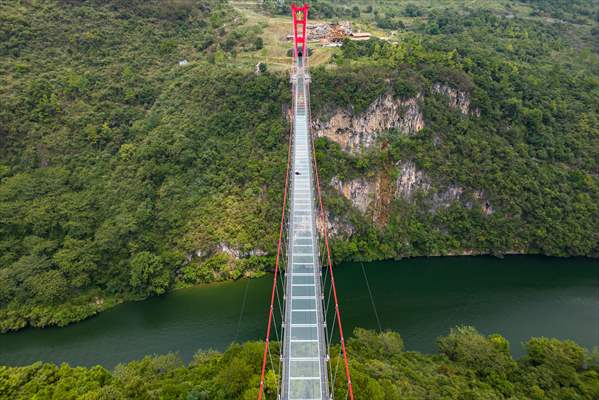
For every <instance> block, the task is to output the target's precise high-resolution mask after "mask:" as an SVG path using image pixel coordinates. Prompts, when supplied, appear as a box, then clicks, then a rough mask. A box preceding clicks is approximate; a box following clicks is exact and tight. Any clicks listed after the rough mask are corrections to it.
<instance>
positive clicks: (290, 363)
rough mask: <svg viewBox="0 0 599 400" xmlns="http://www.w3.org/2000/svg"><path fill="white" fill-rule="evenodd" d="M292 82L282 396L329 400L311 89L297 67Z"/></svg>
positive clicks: (302, 71) (294, 398)
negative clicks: (310, 125)
mask: <svg viewBox="0 0 599 400" xmlns="http://www.w3.org/2000/svg"><path fill="white" fill-rule="evenodd" d="M292 80H293V83H294V85H295V90H294V95H295V110H294V111H295V112H294V131H293V143H292V169H291V190H290V209H289V211H290V213H289V215H290V219H289V231H288V239H289V240H288V241H289V248H288V252H287V254H288V264H287V265H288V267H287V271H286V274H287V280H286V282H287V283H286V294H285V324H284V328H285V330H284V342H283V359H282V361H283V377H282V391H281V394H282V398H283V399H284V400H287V399H288V400H300V399H301V400H307V399H322V400H328V399H329V397H328V384H327V363H326V361H327V358H326V357H327V356H326V345H325V343H326V341H325V336H324V335H325V330H324V322H323V310H322V294H321V293H322V292H321V282H320V275H321V268H320V263H319V253H318V251H319V250H318V232H317V229H316V211H315V207H314V205H315V203H314V178H313V171H312V150H311V149H312V143H311V138H310V134H309V129H308V127H309V125H308V124H309V121H308V118H309V112H308V107H309V105H308V101H307V99H306V96H308V93H309V91H308V90H307V85H308V79H305V75H304V70H303V68H302V67H301V65H298V68H297V69H296V74H295V77H292Z"/></svg>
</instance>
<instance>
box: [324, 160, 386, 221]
mask: <svg viewBox="0 0 599 400" xmlns="http://www.w3.org/2000/svg"><path fill="white" fill-rule="evenodd" d="M331 185H332V186H333V187H334V188H335V189H337V191H338V192H339V193H340V194H341V195H342V196H343V197H345V198H346V199H348V200H349V201H350V202H351V204H352V205H353V206H354V207H355V208H357V209H358V210H359V211H360V212H362V214H365V215H368V216H370V217H371V218H372V220H373V222H375V223H376V224H377V225H385V224H386V223H387V222H388V220H389V204H391V202H392V201H393V198H394V195H393V194H394V187H393V182H392V180H391V179H390V175H389V173H388V172H387V171H383V172H380V173H378V174H377V175H376V176H375V177H374V178H370V179H366V178H357V179H353V180H349V181H345V182H343V181H340V180H339V179H337V178H333V179H332V181H331Z"/></svg>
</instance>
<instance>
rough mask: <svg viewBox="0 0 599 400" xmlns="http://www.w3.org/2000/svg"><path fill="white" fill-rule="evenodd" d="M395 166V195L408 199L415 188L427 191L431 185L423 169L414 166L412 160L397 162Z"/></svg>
mask: <svg viewBox="0 0 599 400" xmlns="http://www.w3.org/2000/svg"><path fill="white" fill-rule="evenodd" d="M397 167H398V170H399V175H398V176H397V184H396V189H395V197H397V198H403V199H405V200H410V199H411V198H412V197H413V195H414V192H415V191H417V190H422V191H425V192H428V190H429V189H430V187H431V184H430V181H429V179H428V176H427V175H426V174H425V173H424V171H420V170H418V169H417V168H416V164H415V163H414V161H405V162H402V163H399V164H398V165H397Z"/></svg>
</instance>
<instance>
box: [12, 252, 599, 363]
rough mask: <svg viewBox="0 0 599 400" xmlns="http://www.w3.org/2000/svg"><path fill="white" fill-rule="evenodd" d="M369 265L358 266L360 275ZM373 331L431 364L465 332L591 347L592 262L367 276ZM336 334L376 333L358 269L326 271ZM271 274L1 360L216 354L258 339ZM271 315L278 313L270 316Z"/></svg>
mask: <svg viewBox="0 0 599 400" xmlns="http://www.w3.org/2000/svg"><path fill="white" fill-rule="evenodd" d="M365 265H366V264H365ZM365 272H366V274H367V278H368V281H369V284H370V289H371V292H372V295H373V300H374V303H375V306H376V313H377V314H378V317H379V319H380V323H381V327H382V329H391V330H394V331H398V332H401V334H402V337H403V339H404V341H405V344H406V348H407V349H408V350H415V351H420V352H424V353H431V352H434V351H435V350H436V347H435V341H436V339H437V337H438V336H440V335H444V334H446V333H447V331H448V330H449V328H451V327H453V326H456V325H462V324H468V325H474V326H477V327H478V328H479V329H480V330H481V331H482V332H484V333H485V334H491V333H493V332H502V333H503V334H504V335H505V336H506V337H507V338H508V340H509V341H510V342H511V343H512V351H513V353H514V354H515V355H516V356H521V355H522V354H523V352H524V349H523V348H522V346H521V343H522V342H524V341H525V340H527V339H528V338H530V337H531V336H547V337H556V338H559V339H572V340H574V341H576V342H577V343H580V344H581V345H583V346H585V347H587V348H592V347H593V346H599V342H598V341H597V338H598V337H599V324H597V315H596V310H597V308H598V307H599V299H598V298H597V288H598V287H599V263H597V262H596V261H593V260H588V259H559V258H545V257H534V256H508V257H505V258H504V259H498V258H494V257H445V258H439V257H431V258H416V259H405V260H402V261H400V262H389V261H388V262H378V263H371V264H369V265H367V267H366V268H365ZM335 279H336V282H337V290H338V293H339V300H340V308H341V312H342V318H343V325H344V330H346V331H347V332H351V331H352V330H353V329H354V328H356V327H364V328H368V329H378V323H377V319H376V315H375V312H374V310H373V307H372V303H371V301H370V295H369V292H368V288H367V287H366V284H365V280H364V275H363V272H362V267H361V265H360V263H344V264H342V265H340V266H339V267H338V268H337V270H336V272H335ZM271 285H272V275H267V276H263V277H261V278H256V279H241V280H238V281H234V282H221V283H215V284H207V285H202V286H200V287H193V288H186V289H179V290H176V291H174V292H170V293H168V294H166V295H164V296H159V297H152V298H149V299H147V300H144V301H137V302H127V303H124V304H121V305H118V306H116V307H113V308H112V309H110V310H107V311H105V312H102V313H100V314H98V315H96V316H95V317H94V318H90V319H88V320H85V321H82V322H79V323H77V324H72V325H69V326H67V327H64V328H43V329H38V328H27V329H24V330H21V331H18V332H10V333H6V334H3V335H0V360H1V361H2V362H3V363H5V364H10V365H27V364H30V363H32V362H34V361H37V360H42V361H48V362H55V363H62V362H68V363H70V364H71V365H82V366H93V365H96V364H100V365H103V366H105V367H108V368H112V367H114V365H116V364H117V363H121V362H127V361H130V360H134V359H139V358H141V357H143V356H144V355H145V354H164V353H168V352H177V353H178V354H179V355H180V357H181V358H182V359H183V360H184V361H185V362H189V361H190V360H191V359H192V356H193V354H194V352H195V351H196V350H197V349H198V348H201V349H205V350H207V349H215V350H219V351H224V350H225V349H226V348H227V347H228V346H229V345H230V344H231V342H245V341H248V340H258V339H263V338H264V334H265V329H266V322H267V312H268V306H269V299H270V297H269V294H270V289H271ZM277 315H279V314H277Z"/></svg>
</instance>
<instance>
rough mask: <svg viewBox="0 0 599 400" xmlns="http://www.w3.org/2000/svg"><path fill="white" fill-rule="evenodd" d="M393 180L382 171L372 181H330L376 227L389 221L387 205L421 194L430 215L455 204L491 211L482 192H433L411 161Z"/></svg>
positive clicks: (399, 167)
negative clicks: (423, 196)
mask: <svg viewBox="0 0 599 400" xmlns="http://www.w3.org/2000/svg"><path fill="white" fill-rule="evenodd" d="M395 168H396V172H397V179H396V180H395V181H393V180H392V179H391V178H390V177H391V176H392V175H393V174H392V172H394V171H389V170H387V171H382V172H379V173H378V174H376V175H375V176H374V177H372V178H364V177H360V178H356V179H353V180H348V181H340V180H339V179H337V178H333V179H332V180H331V185H332V186H333V187H334V188H335V189H336V190H337V191H338V192H339V194H341V195H342V196H343V197H345V198H346V199H348V200H349V201H350V202H351V204H352V205H353V206H354V207H355V208H357V209H358V210H359V211H360V212H361V213H362V214H364V215H366V216H368V217H370V218H371V219H372V221H373V222H374V223H375V224H376V225H378V226H384V225H385V224H386V223H387V222H388V220H389V211H390V210H389V209H390V207H389V206H390V204H391V202H392V201H393V200H395V199H400V198H401V199H404V200H406V201H414V196H415V194H416V193H418V192H422V193H424V194H425V198H424V204H425V206H426V207H427V208H428V210H429V211H430V212H433V213H434V212H437V211H439V210H441V209H444V208H448V207H450V206H451V205H452V204H454V203H456V202H461V203H462V204H463V206H464V207H467V208H473V207H480V209H481V212H482V213H483V214H485V215H490V214H492V213H493V212H494V209H493V207H492V205H491V203H490V201H489V200H488V199H487V197H486V195H485V193H484V191H482V190H476V191H472V190H467V189H466V188H464V187H462V186H458V185H449V186H447V187H445V188H442V189H440V190H435V189H434V188H433V186H432V184H431V179H430V178H429V176H428V175H427V174H426V173H425V172H424V171H421V170H419V169H418V168H417V167H416V165H415V163H414V162H413V161H404V162H401V163H398V164H397V165H396V166H395Z"/></svg>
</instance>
